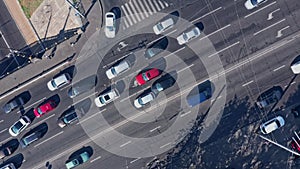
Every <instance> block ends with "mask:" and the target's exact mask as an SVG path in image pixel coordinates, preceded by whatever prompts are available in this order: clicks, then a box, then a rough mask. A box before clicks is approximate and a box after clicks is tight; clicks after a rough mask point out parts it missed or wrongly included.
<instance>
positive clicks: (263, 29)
mask: <svg viewBox="0 0 300 169" xmlns="http://www.w3.org/2000/svg"><path fill="white" fill-rule="evenodd" d="M283 21H285V18H284V19H281V20H280V21H278V22H276V23H273V24H272V25H270V26H268V27H266V28H264V29H262V30H259V31H258V32H255V33H254V34H253V36H255V35H257V34H259V33H261V32H263V31H265V30H267V29H269V28H271V27H273V26H275V25H278V24H280V23H281V22H283Z"/></svg>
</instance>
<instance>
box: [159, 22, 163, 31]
mask: <svg viewBox="0 0 300 169" xmlns="http://www.w3.org/2000/svg"><path fill="white" fill-rule="evenodd" d="M157 29H158V30H159V31H161V30H163V29H164V27H163V26H162V24H161V23H158V24H157Z"/></svg>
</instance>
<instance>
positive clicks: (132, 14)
mask: <svg viewBox="0 0 300 169" xmlns="http://www.w3.org/2000/svg"><path fill="white" fill-rule="evenodd" d="M125 7H126V9H127V11H128V13H129V15H130V17H131V19H132V20H133V22H134V24H136V23H137V21H136V19H135V15H134V13H133V11H131V10H130V7H129V5H128V3H126V4H125ZM133 10H134V9H133ZM127 17H129V16H127Z"/></svg>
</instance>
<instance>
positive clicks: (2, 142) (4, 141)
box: [0, 137, 12, 145]
mask: <svg viewBox="0 0 300 169" xmlns="http://www.w3.org/2000/svg"><path fill="white" fill-rule="evenodd" d="M11 139H12V137H8V138H7V139H5V140H3V141H1V142H0V145H1V144H4V143H6V142H7V141H8V140H11Z"/></svg>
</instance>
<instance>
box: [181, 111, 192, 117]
mask: <svg viewBox="0 0 300 169" xmlns="http://www.w3.org/2000/svg"><path fill="white" fill-rule="evenodd" d="M190 113H191V111H188V112H186V113H181V115H180V117H184V116H186V115H188V114H190Z"/></svg>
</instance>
